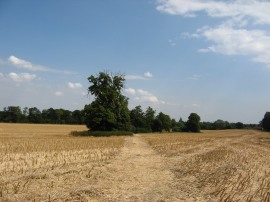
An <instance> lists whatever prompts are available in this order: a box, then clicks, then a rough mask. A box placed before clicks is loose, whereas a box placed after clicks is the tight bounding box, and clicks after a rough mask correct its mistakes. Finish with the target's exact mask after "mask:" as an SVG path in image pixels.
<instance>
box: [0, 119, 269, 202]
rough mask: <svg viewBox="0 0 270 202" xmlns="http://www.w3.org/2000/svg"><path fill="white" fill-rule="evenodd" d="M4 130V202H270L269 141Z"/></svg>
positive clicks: (243, 136)
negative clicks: (94, 136) (92, 135)
mask: <svg viewBox="0 0 270 202" xmlns="http://www.w3.org/2000/svg"><path fill="white" fill-rule="evenodd" d="M72 130H85V127H83V126H59V125H58V126H56V125H25V124H0V201H270V163H269V160H270V157H269V152H270V133H263V132H259V131H252V130H228V131H203V133H199V134H189V133H178V134H145V135H135V136H132V137H103V138H93V137H71V136H69V135H68V134H69V132H70V131H72Z"/></svg>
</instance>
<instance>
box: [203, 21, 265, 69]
mask: <svg viewBox="0 0 270 202" xmlns="http://www.w3.org/2000/svg"><path fill="white" fill-rule="evenodd" d="M201 36H203V37H205V38H206V39H207V40H208V41H211V42H213V44H212V45H211V46H209V47H208V48H206V49H200V50H199V51H200V52H216V53H221V54H225V55H250V56H253V60H254V61H257V62H261V63H264V64H266V65H268V66H269V67H270V35H267V33H266V32H264V31H261V30H246V29H233V28H230V27H224V26H221V27H217V28H206V29H204V30H203V31H201Z"/></svg>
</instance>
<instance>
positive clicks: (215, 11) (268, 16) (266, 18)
mask: <svg viewBox="0 0 270 202" xmlns="http://www.w3.org/2000/svg"><path fill="white" fill-rule="evenodd" d="M157 10H159V11H160V12H165V13H168V14H172V15H183V16H186V17H195V16H196V13H198V12H201V11H204V12H205V13H207V15H208V16H210V17H215V18H231V19H233V21H235V22H239V21H241V22H245V23H247V22H248V21H250V22H252V23H253V24H270V12H269V10H270V2H269V1H259V0H252V1H251V0H231V1H226V2H224V1H213V0H208V1H206V0H159V1H158V4H157ZM238 26H239V25H238Z"/></svg>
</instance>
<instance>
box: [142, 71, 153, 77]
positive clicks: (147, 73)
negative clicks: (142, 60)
mask: <svg viewBox="0 0 270 202" xmlns="http://www.w3.org/2000/svg"><path fill="white" fill-rule="evenodd" d="M143 75H144V76H145V77H147V78H152V77H153V74H152V73H151V72H145V73H144V74H143Z"/></svg>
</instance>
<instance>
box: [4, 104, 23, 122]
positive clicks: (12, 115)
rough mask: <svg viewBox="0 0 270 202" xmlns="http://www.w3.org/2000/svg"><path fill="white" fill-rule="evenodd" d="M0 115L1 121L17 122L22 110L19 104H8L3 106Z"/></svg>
mask: <svg viewBox="0 0 270 202" xmlns="http://www.w3.org/2000/svg"><path fill="white" fill-rule="evenodd" d="M2 116H3V122H8V123H19V122H21V120H22V111H21V108H20V107H19V106H9V107H7V108H6V107H5V108H4V112H3V113H2Z"/></svg>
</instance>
